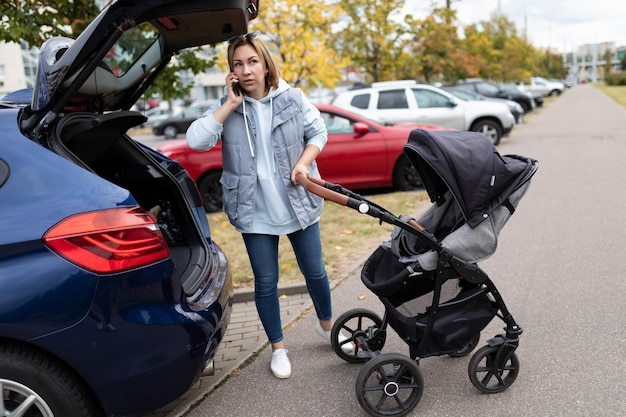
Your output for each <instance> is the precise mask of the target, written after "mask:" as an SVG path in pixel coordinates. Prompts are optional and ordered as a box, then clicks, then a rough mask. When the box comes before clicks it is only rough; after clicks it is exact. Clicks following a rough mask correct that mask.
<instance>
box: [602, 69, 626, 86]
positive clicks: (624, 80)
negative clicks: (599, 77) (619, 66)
mask: <svg viewBox="0 0 626 417" xmlns="http://www.w3.org/2000/svg"><path fill="white" fill-rule="evenodd" d="M604 82H605V83H606V85H626V71H622V72H616V73H612V74H608V75H607V76H606V77H604Z"/></svg>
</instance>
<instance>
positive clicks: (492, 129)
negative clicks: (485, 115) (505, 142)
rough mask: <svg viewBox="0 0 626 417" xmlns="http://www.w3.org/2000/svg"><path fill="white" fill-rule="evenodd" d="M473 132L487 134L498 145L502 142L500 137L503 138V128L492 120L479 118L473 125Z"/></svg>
mask: <svg viewBox="0 0 626 417" xmlns="http://www.w3.org/2000/svg"><path fill="white" fill-rule="evenodd" d="M471 130H472V132H480V133H482V134H483V135H485V136H487V138H489V140H491V143H493V145H494V146H498V145H499V144H500V139H501V138H502V129H500V126H499V125H498V124H497V123H496V122H494V121H491V120H479V121H478V122H476V123H474V125H473V126H472V129H471Z"/></svg>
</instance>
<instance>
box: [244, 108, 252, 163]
mask: <svg viewBox="0 0 626 417" xmlns="http://www.w3.org/2000/svg"><path fill="white" fill-rule="evenodd" d="M242 104H243V124H244V125H245V126H246V136H247V137H248V146H249V147H250V154H251V155H252V157H253V158H254V149H253V148H252V139H251V138H250V130H248V116H246V99H245V98H244V99H243V102H242Z"/></svg>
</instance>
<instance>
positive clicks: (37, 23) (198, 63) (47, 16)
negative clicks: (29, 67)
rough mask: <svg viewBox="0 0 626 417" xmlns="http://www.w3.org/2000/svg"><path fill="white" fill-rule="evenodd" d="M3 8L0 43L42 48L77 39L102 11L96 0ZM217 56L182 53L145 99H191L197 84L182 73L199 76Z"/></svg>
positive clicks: (11, 1) (31, 0) (0, 0)
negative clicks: (49, 41) (55, 41)
mask: <svg viewBox="0 0 626 417" xmlns="http://www.w3.org/2000/svg"><path fill="white" fill-rule="evenodd" d="M0 5H1V7H2V13H3V16H2V18H0V41H4V42H20V41H23V42H26V43H27V44H28V45H29V46H39V45H41V44H42V43H43V42H44V41H45V40H47V39H49V38H51V37H54V36H66V37H69V38H76V37H78V35H80V34H81V33H82V31H83V30H84V29H85V28H86V27H87V25H88V24H89V23H90V22H91V21H92V20H93V18H94V17H95V16H96V15H97V14H98V13H99V11H100V8H99V7H98V6H97V5H96V2H94V1H93V0H19V1H18V0H0ZM33 28H36V30H33ZM207 51H208V52H207ZM214 55H215V53H214V50H213V48H212V47H208V48H204V50H203V48H190V49H188V50H184V51H181V52H180V53H179V54H178V55H176V56H175V57H174V59H172V61H171V62H170V64H169V65H168V66H167V67H166V68H165V70H164V71H163V72H162V73H161V75H160V76H159V77H158V78H157V82H156V83H155V84H154V85H153V86H152V87H151V88H150V89H149V91H148V92H146V94H145V96H147V97H149V96H151V95H153V94H156V95H159V96H161V97H162V98H164V99H166V100H171V99H175V98H185V97H188V96H189V92H190V91H191V88H192V87H193V85H192V84H190V83H185V82H183V80H182V79H181V77H180V75H181V71H191V72H192V73H193V74H198V73H200V72H201V71H204V70H206V69H208V68H210V67H212V66H213V65H214V64H215V58H214V57H213V56H214ZM207 56H208V58H205V57H207ZM170 108H171V107H170Z"/></svg>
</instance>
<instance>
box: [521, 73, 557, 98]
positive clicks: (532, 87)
mask: <svg viewBox="0 0 626 417" xmlns="http://www.w3.org/2000/svg"><path fill="white" fill-rule="evenodd" d="M520 88H522V89H524V90H526V91H530V92H531V93H537V94H541V95H542V96H544V97H546V96H559V95H561V93H562V92H563V90H565V85H564V84H563V83H562V82H561V81H558V80H548V79H545V78H542V77H531V78H530V83H528V84H522V85H521V86H520Z"/></svg>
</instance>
